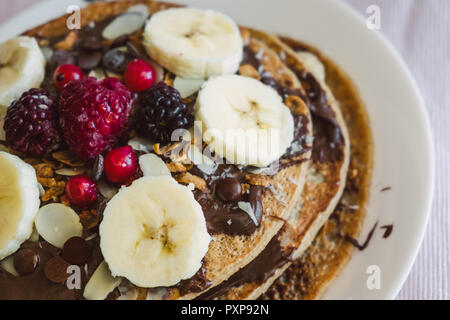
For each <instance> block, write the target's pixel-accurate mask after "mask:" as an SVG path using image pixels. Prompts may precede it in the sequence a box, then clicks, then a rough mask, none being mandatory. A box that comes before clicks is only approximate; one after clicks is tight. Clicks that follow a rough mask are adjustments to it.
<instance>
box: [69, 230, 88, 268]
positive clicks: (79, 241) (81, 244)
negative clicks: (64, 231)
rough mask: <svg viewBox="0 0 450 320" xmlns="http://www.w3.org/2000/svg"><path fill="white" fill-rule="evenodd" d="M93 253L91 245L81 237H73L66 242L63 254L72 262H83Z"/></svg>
mask: <svg viewBox="0 0 450 320" xmlns="http://www.w3.org/2000/svg"><path fill="white" fill-rule="evenodd" d="M90 255H91V247H90V246H89V244H88V243H87V242H86V240H84V239H83V238H80V237H72V238H70V239H69V240H67V241H66V243H64V246H63V249H62V256H63V258H64V260H66V261H68V262H70V263H72V264H78V265H80V264H83V263H85V262H86V261H87V259H88V258H89V256H90Z"/></svg>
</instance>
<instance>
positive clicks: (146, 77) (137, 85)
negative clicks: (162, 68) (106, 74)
mask: <svg viewBox="0 0 450 320" xmlns="http://www.w3.org/2000/svg"><path fill="white" fill-rule="evenodd" d="M124 79H125V83H126V84H127V86H128V88H129V89H130V90H131V91H134V92H141V91H144V90H147V89H148V88H150V87H151V86H152V85H153V84H155V79H156V71H155V68H153V66H152V65H151V64H149V63H148V62H146V61H144V60H139V59H134V60H133V61H131V62H129V63H128V64H127V66H126V69H125V73H124Z"/></svg>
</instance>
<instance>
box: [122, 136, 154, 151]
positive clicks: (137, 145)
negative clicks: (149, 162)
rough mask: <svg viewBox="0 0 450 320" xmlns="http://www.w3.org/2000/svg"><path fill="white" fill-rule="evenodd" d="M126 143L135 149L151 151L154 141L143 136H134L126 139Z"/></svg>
mask: <svg viewBox="0 0 450 320" xmlns="http://www.w3.org/2000/svg"><path fill="white" fill-rule="evenodd" d="M128 145H129V146H130V147H132V148H133V150H136V151H143V152H150V151H153V145H154V143H153V142H151V141H150V140H147V139H145V138H139V137H135V138H133V139H131V140H129V141H128Z"/></svg>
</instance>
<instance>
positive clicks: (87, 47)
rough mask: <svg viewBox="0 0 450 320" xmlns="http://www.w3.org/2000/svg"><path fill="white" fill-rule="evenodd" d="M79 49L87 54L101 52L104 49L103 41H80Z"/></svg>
mask: <svg viewBox="0 0 450 320" xmlns="http://www.w3.org/2000/svg"><path fill="white" fill-rule="evenodd" d="M78 47H79V48H80V49H82V50H84V51H87V52H93V51H101V50H102V48H103V46H102V42H101V40H99V39H97V38H96V37H88V38H84V39H82V40H80V42H79V43H78Z"/></svg>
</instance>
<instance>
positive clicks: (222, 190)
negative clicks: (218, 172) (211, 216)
mask: <svg viewBox="0 0 450 320" xmlns="http://www.w3.org/2000/svg"><path fill="white" fill-rule="evenodd" d="M241 193H242V186H241V184H240V183H239V181H238V180H237V179H235V178H225V179H220V180H219V181H217V183H216V195H217V196H218V197H219V198H220V199H222V200H223V201H226V202H230V201H236V200H239V198H240V197H241Z"/></svg>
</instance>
